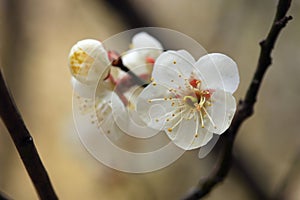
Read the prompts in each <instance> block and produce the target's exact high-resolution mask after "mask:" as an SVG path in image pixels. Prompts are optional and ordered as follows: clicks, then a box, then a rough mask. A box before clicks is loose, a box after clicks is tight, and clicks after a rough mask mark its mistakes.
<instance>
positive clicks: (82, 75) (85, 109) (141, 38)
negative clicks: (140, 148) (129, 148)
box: [69, 32, 162, 138]
mask: <svg viewBox="0 0 300 200" xmlns="http://www.w3.org/2000/svg"><path fill="white" fill-rule="evenodd" d="M130 46H131V47H132V48H131V49H130V50H129V51H127V52H125V53H123V54H121V58H122V61H123V64H124V65H125V66H126V67H128V68H129V69H130V70H131V71H132V72H134V73H135V74H136V75H137V76H138V77H139V78H140V79H142V80H144V81H145V82H149V81H150V77H151V73H152V67H153V64H154V62H155V59H156V58H157V57H158V56H159V54H160V53H161V52H162V46H161V44H160V43H159V42H158V41H157V40H156V39H155V38H153V37H152V36H150V35H149V34H147V33H145V32H141V33H138V34H136V35H134V37H133V38H132V43H131V45H130ZM117 57H118V54H117V53H116V52H115V51H106V50H105V49H104V48H103V46H102V44H101V43H100V42H98V41H96V40H83V41H80V42H78V43H77V44H76V45H74V47H73V48H72V50H71V53H70V56H69V66H70V69H71V73H72V76H73V77H72V85H73V88H74V91H75V92H76V93H77V95H78V96H77V98H75V101H76V102H77V104H78V105H79V107H80V112H81V113H82V114H83V115H86V114H88V115H90V118H91V123H92V124H95V125H97V127H98V128H99V129H100V130H101V132H102V133H104V134H110V133H112V134H111V135H114V137H117V136H118V135H119V136H120V135H121V134H120V133H121V132H126V133H128V134H129V135H134V136H138V137H144V138H145V137H148V136H149V135H150V136H151V134H152V135H153V134H154V133H152V132H153V130H152V129H149V128H148V127H146V125H145V124H144V122H143V121H142V120H140V119H139V118H138V117H136V116H137V114H135V104H136V102H135V99H136V97H137V96H138V94H139V92H140V91H141V89H140V86H138V85H137V84H136V83H135V82H134V80H133V79H132V77H131V76H130V75H129V74H127V73H125V72H123V71H121V70H120V69H118V68H115V67H111V66H110V64H109V61H108V60H109V58H110V59H116V58H117ZM111 61H112V60H111ZM104 66H105V67H104ZM107 66H108V67H107ZM100 76H101V78H100ZM98 80H100V81H99V82H98ZM92 98H95V99H94V101H93V100H92ZM138 120H139V121H138ZM137 123H138V124H137ZM143 124H144V125H143ZM155 132H157V131H156V130H155Z"/></svg>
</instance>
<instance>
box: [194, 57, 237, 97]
mask: <svg viewBox="0 0 300 200" xmlns="http://www.w3.org/2000/svg"><path fill="white" fill-rule="evenodd" d="M195 66H196V67H197V68H198V69H199V71H200V73H201V77H202V78H204V81H205V82H206V83H207V85H208V87H209V88H213V89H215V88H219V89H224V90H225V91H227V92H230V93H234V92H235V91H236V89H237V88H238V85H239V82H240V80H239V72H238V68H237V65H236V63H235V62H234V61H233V60H232V59H231V58H229V57H228V56H226V55H224V54H220V53H212V54H208V55H205V56H203V57H201V58H200V59H199V60H198V61H197V63H196V64H195Z"/></svg>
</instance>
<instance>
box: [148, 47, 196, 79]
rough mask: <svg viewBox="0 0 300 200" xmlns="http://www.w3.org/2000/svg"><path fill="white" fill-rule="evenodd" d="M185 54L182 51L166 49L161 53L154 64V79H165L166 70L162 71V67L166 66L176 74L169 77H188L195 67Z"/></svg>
mask: <svg viewBox="0 0 300 200" xmlns="http://www.w3.org/2000/svg"><path fill="white" fill-rule="evenodd" d="M186 56H187V55H186V53H184V51H180V52H178V51H166V52H164V53H162V54H161V55H160V56H159V57H158V58H157V60H156V62H155V64H154V69H153V73H152V76H153V78H154V79H155V80H156V81H165V79H166V78H165V73H166V72H165V73H162V70H163V68H167V69H168V70H171V71H173V74H176V76H175V77H170V78H177V79H178V76H182V78H181V79H189V78H190V77H191V74H192V73H193V71H194V70H196V68H195V67H194V65H193V64H194V63H191V62H190V58H189V57H188V58H186ZM164 71H166V70H164ZM174 72H175V73H174ZM170 78H169V79H170Z"/></svg>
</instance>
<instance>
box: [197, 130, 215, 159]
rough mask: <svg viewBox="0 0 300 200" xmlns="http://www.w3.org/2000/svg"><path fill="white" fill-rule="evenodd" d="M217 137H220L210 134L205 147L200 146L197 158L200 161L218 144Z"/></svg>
mask: <svg viewBox="0 0 300 200" xmlns="http://www.w3.org/2000/svg"><path fill="white" fill-rule="evenodd" d="M219 137H220V136H219V135H216V134H212V138H211V139H210V140H209V142H208V143H207V144H206V145H204V146H202V147H201V148H200V150H199V153H198V157H199V158H200V159H201V158H204V157H205V156H207V154H209V152H211V150H212V149H213V147H214V146H215V145H216V143H217V142H218V140H219Z"/></svg>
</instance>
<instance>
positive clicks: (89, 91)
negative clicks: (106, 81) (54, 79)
mask: <svg viewBox="0 0 300 200" xmlns="http://www.w3.org/2000/svg"><path fill="white" fill-rule="evenodd" d="M71 83H72V86H73V90H74V92H75V93H77V94H78V95H79V96H81V97H84V98H93V97H94V94H95V90H96V84H94V85H87V84H83V83H81V82H79V81H78V80H77V79H76V78H74V77H71Z"/></svg>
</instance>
